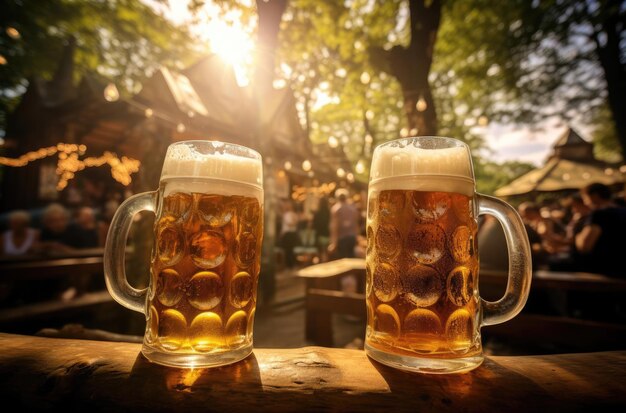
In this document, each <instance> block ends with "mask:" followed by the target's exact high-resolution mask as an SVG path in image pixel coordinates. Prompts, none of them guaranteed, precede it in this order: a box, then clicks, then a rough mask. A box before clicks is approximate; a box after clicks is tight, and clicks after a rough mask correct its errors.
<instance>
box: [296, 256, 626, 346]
mask: <svg viewBox="0 0 626 413" xmlns="http://www.w3.org/2000/svg"><path fill="white" fill-rule="evenodd" d="M349 274H353V275H356V276H357V277H358V279H359V280H361V283H363V282H364V280H365V260H364V259H360V258H354V259H343V260H336V261H330V262H326V263H323V264H318V265H312V266H310V267H307V268H304V269H302V270H300V271H298V273H297V275H298V276H300V277H303V278H305V279H306V298H305V299H306V307H305V310H306V321H305V323H306V332H305V338H306V339H307V340H309V341H310V342H312V343H314V344H316V345H322V346H332V345H333V329H332V315H333V314H349V315H354V316H358V317H363V319H365V313H366V309H365V303H364V301H365V295H364V294H363V293H348V292H344V291H340V289H339V281H338V280H340V279H341V278H342V277H344V276H346V275H349ZM479 279H480V281H479V282H480V289H481V291H482V290H483V289H485V290H489V291H493V290H495V291H496V292H497V295H496V297H497V298H499V297H500V296H501V295H502V293H503V292H504V291H505V288H506V282H507V273H506V272H502V271H483V270H481V272H480V275H479ZM539 290H543V291H553V290H557V291H562V292H566V293H567V292H569V291H585V292H595V293H601V294H606V295H607V296H611V297H612V298H614V297H613V296H614V295H615V294H617V295H619V296H620V297H621V295H620V294H623V293H624V292H626V281H625V280H621V279H615V278H610V277H607V276H604V275H600V274H590V273H561V272H550V271H537V272H535V274H533V281H532V285H531V294H532V293H533V291H539ZM359 291H363V288H360V289H359ZM484 331H486V332H487V333H488V334H491V335H495V336H498V337H503V338H507V339H522V340H521V341H524V340H523V339H526V342H532V341H533V340H535V341H536V340H543V341H544V342H545V343H546V345H548V344H551V345H553V346H559V345H562V346H565V345H568V346H569V348H573V349H576V350H579V351H590V350H593V349H595V350H605V349H614V348H619V345H618V344H619V343H620V342H626V341H625V340H626V326H624V325H621V324H615V323H607V322H599V321H588V320H580V319H576V318H571V317H561V316H555V315H541V314H527V313H526V312H523V313H522V314H520V315H518V316H517V317H516V318H514V319H513V320H512V321H509V322H507V323H505V324H503V325H498V326H490V327H486V328H485V330H484ZM518 332H523V333H522V334H521V335H520V334H518ZM609 332H610V334H609ZM582 335H584V336H585V337H581V336H582Z"/></svg>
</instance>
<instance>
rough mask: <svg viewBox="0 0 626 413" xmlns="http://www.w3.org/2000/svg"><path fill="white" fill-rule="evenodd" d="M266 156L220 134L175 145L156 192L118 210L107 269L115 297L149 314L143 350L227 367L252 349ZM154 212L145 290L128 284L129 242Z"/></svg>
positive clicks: (162, 360) (163, 360)
mask: <svg viewBox="0 0 626 413" xmlns="http://www.w3.org/2000/svg"><path fill="white" fill-rule="evenodd" d="M262 168H263V166H262V161H261V155H259V154H258V153H257V152H255V151H253V150H251V149H248V148H246V147H243V146H239V145H233V144H229V143H223V142H216V141H185V142H178V143H174V144H172V145H170V146H169V148H168V150H167V154H166V155H165V161H164V163H163V170H162V173H161V180H160V185H159V190H158V191H155V192H146V193H141V194H137V195H134V196H132V197H130V198H129V199H128V200H126V201H125V202H124V203H123V204H122V205H121V206H120V208H119V209H118V210H117V212H116V213H115V216H114V217H113V221H112V222H111V227H110V229H109V234H108V237H107V241H106V247H105V253H104V275H105V279H106V285H107V288H108V289H109V292H110V293H111V295H112V296H113V298H114V299H115V300H116V301H117V302H118V303H120V304H122V305H123V306H125V307H127V308H130V309H131V310H135V311H138V312H140V313H144V314H145V315H146V331H145V335H144V341H143V347H142V352H143V354H144V355H145V356H146V357H147V358H148V359H149V360H151V361H153V362H155V363H158V364H164V365H169V366H175V367H209V366H220V365H225V364H229V363H234V362H236V361H239V360H241V359H243V358H245V357H246V356H248V355H249V354H250V353H251V352H252V324H253V321H254V312H255V308H256V291H257V285H258V278H259V270H260V255H261V240H262V237H263V182H262V180H263V169H262ZM140 211H152V212H154V213H155V214H156V221H155V225H154V237H155V243H154V247H153V250H152V257H151V265H150V283H149V286H148V288H146V289H143V290H138V289H135V288H133V287H132V286H130V285H129V284H128V281H127V279H126V274H125V271H124V246H125V245H126V238H127V236H128V231H129V229H130V225H131V222H132V220H133V217H134V216H135V214H136V213H138V212H140Z"/></svg>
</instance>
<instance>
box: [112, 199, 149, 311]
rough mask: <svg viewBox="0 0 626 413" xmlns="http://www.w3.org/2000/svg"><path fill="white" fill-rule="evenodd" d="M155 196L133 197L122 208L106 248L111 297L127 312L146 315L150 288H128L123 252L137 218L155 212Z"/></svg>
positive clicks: (116, 213)
mask: <svg viewBox="0 0 626 413" xmlns="http://www.w3.org/2000/svg"><path fill="white" fill-rule="evenodd" d="M155 200H156V192H144V193H141V194H137V195H134V196H131V197H130V198H128V199H127V200H126V201H124V202H123V203H122V205H120V207H119V208H118V210H117V211H116V212H115V216H114V217H113V220H112V221H111V226H110V227H109V233H108V235H107V239H106V245H105V248H104V279H105V281H106V285H107V288H108V290H109V293H111V296H112V297H113V298H114V299H115V301H117V302H118V303H120V304H121V305H123V306H124V307H126V308H129V309H131V310H135V311H137V312H140V313H144V312H145V304H146V292H147V291H148V289H147V288H144V289H142V290H138V289H136V288H134V287H132V286H131V285H130V284H128V279H127V278H126V270H125V268H124V263H125V260H124V249H125V247H126V239H127V238H128V232H129V231H130V225H131V224H132V222H133V218H134V217H135V214H137V213H138V212H141V211H152V212H154V210H155Z"/></svg>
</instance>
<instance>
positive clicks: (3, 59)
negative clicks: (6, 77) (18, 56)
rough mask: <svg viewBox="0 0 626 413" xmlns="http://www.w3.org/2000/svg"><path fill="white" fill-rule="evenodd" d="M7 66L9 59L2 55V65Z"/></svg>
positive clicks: (0, 59)
mask: <svg viewBox="0 0 626 413" xmlns="http://www.w3.org/2000/svg"><path fill="white" fill-rule="evenodd" d="M6 64H7V59H6V58H5V57H4V56H2V55H1V54H0V65H6Z"/></svg>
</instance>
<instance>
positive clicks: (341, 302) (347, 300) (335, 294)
mask: <svg viewBox="0 0 626 413" xmlns="http://www.w3.org/2000/svg"><path fill="white" fill-rule="evenodd" d="M351 274H354V275H356V278H357V283H358V284H359V285H358V286H357V290H360V291H363V290H364V285H363V284H364V283H365V260H364V259H362V258H342V259H340V260H334V261H328V262H325V263H322V264H316V265H311V266H309V267H305V268H303V269H301V270H299V271H298V272H297V273H296V275H297V276H298V277H301V278H304V279H305V280H306V295H305V301H306V302H305V307H306V309H305V332H304V333H305V338H306V339H307V340H309V341H311V342H313V343H315V344H319V345H323V346H329V347H330V346H332V345H333V329H332V313H333V312H336V313H342V314H352V315H357V316H363V315H365V296H364V295H363V294H360V293H350V292H343V291H339V290H340V288H339V283H340V280H341V278H342V277H344V276H347V275H351ZM329 310H332V311H329Z"/></svg>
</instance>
